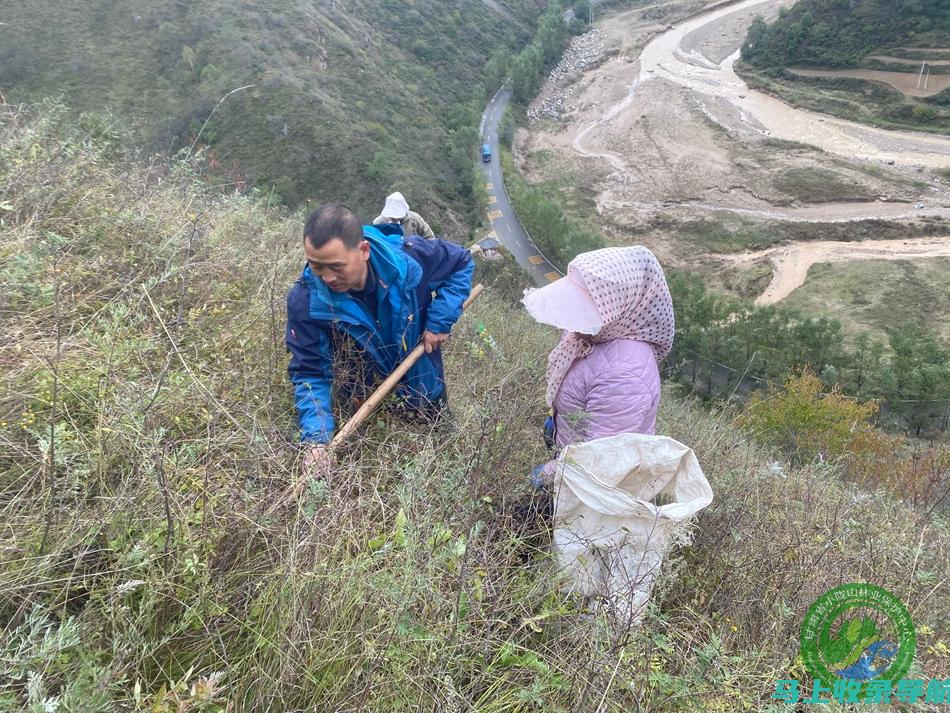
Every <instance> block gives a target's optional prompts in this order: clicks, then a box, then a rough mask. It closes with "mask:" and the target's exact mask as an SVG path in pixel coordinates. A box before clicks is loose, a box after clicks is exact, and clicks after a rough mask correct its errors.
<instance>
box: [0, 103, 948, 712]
mask: <svg viewBox="0 0 950 713" xmlns="http://www.w3.org/2000/svg"><path fill="white" fill-rule="evenodd" d="M64 116H65V115H64V113H63V112H61V111H60V110H59V109H57V108H56V107H51V108H47V109H46V110H44V111H43V112H41V113H39V114H37V115H34V116H30V115H27V114H24V113H16V112H10V111H8V112H7V113H6V114H4V115H3V116H2V122H3V128H2V133H0V186H3V188H2V189H0V218H2V225H0V288H2V303H0V310H2V312H0V364H2V373H3V377H2V379H3V381H2V384H3V386H2V391H0V423H2V425H0V510H2V522H3V529H2V534H0V626H3V628H4V635H3V637H0V711H14V710H16V711H20V710H29V711H40V710H44V705H47V704H48V703H49V702H50V701H51V700H52V699H55V700H56V701H58V703H59V705H60V706H61V708H60V709H61V710H71V711H78V710H82V711H89V712H92V711H120V710H128V711H143V712H144V711H189V712H191V711H219V712H220V711H265V710H266V711H296V710H338V711H357V710H386V711H400V710H407V711H408V710H437V711H453V710H454V711H469V710H478V711H536V710H543V711H632V710H644V711H645V710H651V711H686V710H695V711H700V710H702V711H714V710H719V711H735V710H762V709H765V708H766V707H767V706H768V705H769V696H770V695H771V692H772V690H773V686H774V682H775V680H776V679H778V678H788V677H797V678H801V677H802V674H801V669H800V664H799V663H798V662H797V659H796V655H797V627H798V624H799V622H800V621H801V616H802V613H803V612H804V610H805V608H806V607H807V605H808V604H809V603H810V601H811V600H812V599H814V597H815V596H817V595H818V594H819V593H821V592H822V591H823V590H825V589H827V588H828V587H830V586H833V585H835V584H838V583H840V582H844V581H851V580H854V579H866V580H869V581H873V582H876V583H879V584H882V585H885V586H888V587H889V588H890V589H892V591H894V592H895V593H896V594H898V596H900V597H901V598H903V599H904V601H905V602H906V603H907V605H908V606H909V607H910V609H911V611H912V613H913V614H914V617H915V621H916V623H917V626H918V631H919V633H920V636H919V643H918V664H917V665H918V666H919V670H917V671H916V672H915V675H916V677H923V676H927V677H929V676H932V675H936V674H938V673H941V672H945V671H946V670H947V665H948V658H947V644H946V636H947V634H946V630H945V628H941V626H942V625H941V624H940V622H941V621H942V622H946V621H948V620H950V612H948V611H947V608H948V602H950V597H948V596H947V588H946V580H945V573H946V572H947V571H948V569H950V568H948V566H947V565H948V552H947V546H948V542H950V539H948V536H947V530H946V524H945V523H941V522H938V521H933V520H928V519H925V518H923V517H922V516H920V515H918V514H916V513H915V511H913V510H911V509H909V508H908V507H906V506H904V505H902V504H900V503H899V502H896V501H895V500H893V499H892V498H889V497H888V496H886V495H885V494H884V493H882V492H881V493H873V492H870V493H869V492H864V491H861V490H859V489H857V488H855V487H853V486H850V485H846V484H843V483H842V482H841V481H840V480H839V478H838V476H837V472H836V471H835V469H833V468H829V467H823V466H815V467H806V468H804V469H797V470H793V469H790V468H788V467H787V466H782V465H781V464H775V465H772V460H773V458H774V456H772V455H770V454H769V453H768V452H767V451H766V450H764V449H763V448H762V447H761V446H756V445H754V444H752V443H751V442H750V441H749V440H747V438H746V436H745V435H744V434H743V433H742V432H741V431H739V430H738V429H736V428H734V427H733V426H732V425H731V422H730V417H729V415H728V414H710V413H708V412H707V411H705V410H704V409H702V408H700V407H699V406H698V405H696V404H693V403H690V402H687V401H684V400H682V399H680V398H677V397H676V396H675V395H672V394H669V395H668V396H667V398H666V399H665V401H664V407H663V412H662V414H661V420H660V428H661V432H664V433H667V434H669V435H672V436H673V437H675V438H677V439H679V440H681V441H683V442H685V443H688V444H690V445H692V446H693V447H694V449H695V450H696V452H697V454H698V455H699V458H700V462H701V463H702V464H703V466H704V468H705V470H706V472H707V474H708V476H709V477H710V480H711V482H712V483H713V487H714V489H715V491H716V493H717V498H718V499H717V501H716V502H715V503H714V505H713V506H712V507H711V508H709V510H708V511H706V512H705V513H704V514H703V516H702V517H701V518H700V519H699V521H698V522H697V524H696V527H695V529H694V532H693V541H692V544H691V545H688V546H685V547H683V548H680V549H678V550H677V551H676V552H674V553H673V554H672V555H671V558H670V562H669V567H668V569H667V575H666V576H665V577H664V578H663V579H662V581H661V582H660V584H659V585H658V589H657V591H656V597H655V606H654V607H653V608H652V609H651V610H650V612H649V613H648V615H647V617H646V619H645V621H644V624H643V626H641V627H640V628H637V629H633V630H617V629H609V628H606V627H605V626H604V622H602V621H601V620H600V619H598V618H590V617H588V616H586V615H585V614H584V612H583V611H581V609H580V607H579V606H578V605H577V603H576V602H573V601H572V600H570V599H564V598H562V597H561V596H560V595H558V594H557V593H556V591H555V589H554V587H553V580H552V577H551V569H550V562H549V561H548V558H547V555H546V554H545V553H544V552H543V539H544V538H543V536H542V537H541V538H538V537H531V536H528V535H525V534H524V533H522V531H521V527H520V523H519V522H518V521H517V520H516V518H515V517H514V513H515V507H516V506H517V505H518V504H519V503H520V502H522V501H523V498H524V496H525V490H526V483H525V481H526V474H527V472H528V471H529V469H530V467H531V466H532V465H534V464H535V463H537V462H540V461H541V459H543V458H544V457H545V455H544V451H543V446H542V444H541V439H540V435H539V433H538V428H537V426H538V424H539V423H540V419H541V416H542V414H543V408H542V398H541V394H542V372H543V363H544V355H545V354H546V352H547V350H548V349H549V348H550V346H551V339H552V336H553V335H551V334H549V333H547V332H545V331H543V330H541V329H539V328H537V327H536V326H535V325H533V324H531V323H529V321H528V320H527V319H526V318H525V316H524V315H523V314H521V313H520V312H519V311H518V310H516V309H513V305H512V304H511V303H510V302H508V301H506V300H505V298H504V297H503V296H502V295H503V294H504V293H505V290H501V289H500V290H498V291H496V293H495V294H494V295H492V294H489V295H487V296H486V297H485V298H483V299H482V300H480V301H479V303H477V305H476V307H475V309H474V310H473V312H472V314H471V315H468V316H466V318H465V319H464V320H463V322H462V323H460V325H459V327H458V331H457V333H456V335H455V336H454V338H453V340H452V341H451V346H450V347H449V349H448V353H447V356H446V359H447V362H448V364H449V370H450V374H449V378H450V384H451V387H450V388H451V389H452V391H451V394H452V399H453V410H454V412H455V416H456V421H457V424H458V429H457V431H455V432H450V433H447V432H441V433H440V432H429V431H427V430H425V429H423V428H421V427H416V426H413V425H411V424H406V423H403V422H401V421H399V420H398V419H396V418H394V417H393V416H390V415H386V414H384V415H381V416H379V417H378V418H377V419H376V420H375V421H374V422H372V423H370V424H369V425H368V426H367V428H366V429H365V430H364V431H363V432H362V434H361V437H360V439H359V440H358V441H357V442H355V443H354V444H353V445H352V447H351V448H350V449H349V450H348V452H347V453H346V454H344V456H343V458H342V459H341V464H340V466H339V467H338V468H337V469H336V470H335V472H334V473H333V474H332V476H331V478H329V479H328V481H326V482H325V483H318V484H314V485H313V486H312V487H311V488H310V489H309V490H308V491H307V493H306V495H305V497H304V499H303V500H302V502H301V503H300V506H299V509H297V508H295V509H294V510H293V511H287V512H281V513H278V514H277V515H275V516H274V517H271V518H268V517H266V516H265V515H264V513H265V511H266V510H267V507H268V505H269V503H270V501H271V499H272V498H273V497H274V496H275V495H276V494H277V493H279V492H281V491H282V489H283V488H284V487H285V486H286V484H287V482H288V480H289V479H290V478H291V477H293V475H294V473H295V472H296V469H297V465H298V464H297V459H298V450H297V447H296V444H295V442H294V438H295V437H294V434H293V425H292V424H293V414H292V403H291V400H290V391H289V387H288V385H287V383H286V377H285V375H284V372H283V370H284V367H285V364H286V356H285V354H284V351H283V334H282V330H283V324H282V323H283V311H284V306H283V298H284V295H285V291H286V289H287V287H288V286H289V284H290V283H291V282H292V280H293V279H294V278H295V276H296V272H297V270H298V269H299V256H298V255H297V252H296V251H297V248H298V245H297V236H298V235H299V223H298V222H297V221H296V220H294V219H292V218H289V217H286V216H282V215H279V214H276V213H274V212H272V211H270V210H269V209H268V208H267V207H266V205H265V204H264V201H263V200H262V199H257V198H255V197H253V196H252V197H250V198H244V197H242V198H236V197H222V196H219V195H215V194H214V192H213V191H212V190H211V189H209V188H207V187H206V186H205V185H204V184H203V183H202V182H201V180H200V173H201V170H202V162H201V157H197V158H193V159H191V160H189V161H188V162H186V163H175V164H173V165H171V166H168V165H165V164H164V163H154V164H152V165H142V164H141V163H138V164H136V163H130V162H129V161H128V157H126V156H124V155H123V153H122V149H121V145H120V143H118V138H117V137H110V135H108V133H105V134H104V133H103V132H102V131H100V130H98V129H94V128H92V129H91V128H89V127H88V126H87V128H85V129H84V128H76V127H70V126H69V125H67V122H66V121H65V119H64ZM93 134H95V136H93ZM499 279H504V280H510V279H511V273H510V272H507V271H503V272H502V274H501V278H499ZM507 287H510V285H507ZM924 627H926V628H924ZM927 631H929V633H924V632H927ZM941 637H943V638H941Z"/></svg>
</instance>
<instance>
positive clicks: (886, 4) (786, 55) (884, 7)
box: [742, 0, 950, 67]
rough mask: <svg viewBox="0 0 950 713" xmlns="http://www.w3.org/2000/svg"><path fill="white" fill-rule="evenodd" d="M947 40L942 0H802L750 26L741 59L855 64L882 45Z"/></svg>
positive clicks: (948, 16) (947, 12)
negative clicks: (773, 20) (777, 15)
mask: <svg viewBox="0 0 950 713" xmlns="http://www.w3.org/2000/svg"><path fill="white" fill-rule="evenodd" d="M947 39H950V5H948V4H947V3H946V2H945V1H944V0H899V1H898V2H894V0H859V1H858V2H853V1H851V0H799V1H798V2H797V3H795V5H793V6H792V7H790V8H788V9H787V10H783V11H782V13H781V14H780V16H779V18H778V19H777V20H776V21H775V22H773V23H771V24H766V23H765V22H763V21H761V20H759V21H756V22H755V23H754V24H753V25H752V27H751V28H750V31H749V35H748V37H747V39H746V42H745V45H744V46H743V48H742V59H743V60H745V61H747V62H750V63H751V64H753V65H756V66H759V67H768V66H779V65H781V66H787V65H794V64H800V65H814V66H824V67H837V66H853V65H854V64H856V63H857V61H858V60H860V59H863V58H864V57H865V56H867V55H869V54H871V53H872V52H875V51H878V50H883V49H887V48H891V47H898V46H901V45H911V46H915V47H917V46H919V47H947V46H948V45H947V44H946V41H947Z"/></svg>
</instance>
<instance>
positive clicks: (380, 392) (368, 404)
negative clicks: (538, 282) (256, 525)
mask: <svg viewBox="0 0 950 713" xmlns="http://www.w3.org/2000/svg"><path fill="white" fill-rule="evenodd" d="M484 289H485V286H484V285H482V284H481V283H478V284H477V285H475V287H473V288H472V291H471V292H470V293H469V295H468V299H467V300H465V303H464V304H463V305H462V310H463V311H464V310H466V309H468V306H469V305H470V304H472V302H474V301H475V299H476V298H477V297H478V296H479V295H480V294H481V293H482V290H484ZM425 350H426V348H425V345H424V344H423V343H421V342H420V343H419V344H418V345H416V348H415V349H413V350H412V351H411V352H409V354H407V355H406V358H405V359H403V360H402V361H401V362H400V363H399V366H397V367H396V368H395V369H394V370H393V373H392V374H390V375H389V376H387V377H386V379H385V380H384V381H383V383H382V384H380V385H379V387H378V388H377V389H376V390H375V391H374V392H373V393H372V394H371V395H370V397H369V398H368V399H366V401H365V402H364V403H363V405H362V406H360V407H359V409H358V410H357V411H356V413H355V414H353V417H352V418H351V419H350V420H349V421H347V422H346V423H344V424H343V426H341V427H340V430H339V431H337V433H336V435H335V436H334V437H333V440H332V441H330V443H329V444H328V446H327V449H328V450H329V451H330V452H331V453H332V452H333V451H334V450H335V449H336V448H337V447H338V446H339V445H340V444H341V443H342V442H343V441H345V440H346V439H347V438H348V437H349V436H350V435H351V434H352V433H353V431H355V430H356V429H357V428H358V427H359V425H360V424H361V423H363V421H365V420H366V418H367V417H368V416H369V415H370V414H371V413H372V412H373V411H375V410H376V407H377V406H379V405H380V404H381V403H382V401H383V399H385V398H386V396H388V395H389V392H390V391H392V390H393V388H394V387H395V386H396V384H398V383H399V380H400V379H402V377H403V376H405V375H406V372H407V371H409V370H410V369H411V368H412V365H413V364H415V363H416V362H417V361H419V357H421V356H422V355H423V354H425ZM306 482H307V478H306V476H304V477H302V478H298V479H297V480H296V482H294V483H293V484H292V485H291V486H290V488H288V489H287V491H286V492H285V493H284V494H283V495H282V496H281V497H280V498H278V500H277V501H276V502H275V503H274V504H273V505H272V506H271V508H270V509H268V510H267V514H270V513H272V512H274V510H276V509H277V508H279V507H280V506H282V505H283V504H284V503H286V502H287V501H288V500H289V499H291V498H296V497H299V495H300V492H301V491H302V490H303V487H304V485H305V484H306Z"/></svg>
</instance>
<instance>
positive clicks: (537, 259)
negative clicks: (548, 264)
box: [528, 255, 544, 265]
mask: <svg viewBox="0 0 950 713" xmlns="http://www.w3.org/2000/svg"><path fill="white" fill-rule="evenodd" d="M528 262H530V263H531V264H532V265H540V264H541V263H542V262H544V258H543V257H541V256H540V255H532V256H531V257H529V258H528Z"/></svg>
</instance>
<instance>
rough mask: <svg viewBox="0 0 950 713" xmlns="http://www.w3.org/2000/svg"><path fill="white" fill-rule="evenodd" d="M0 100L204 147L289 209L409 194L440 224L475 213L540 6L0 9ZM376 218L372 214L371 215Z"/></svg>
mask: <svg viewBox="0 0 950 713" xmlns="http://www.w3.org/2000/svg"><path fill="white" fill-rule="evenodd" d="M2 5H3V10H2V12H0V19H2V24H0V92H3V94H4V95H5V96H6V99H7V101H8V102H10V103H18V102H35V101H37V100H39V99H41V98H44V97H47V96H62V97H63V99H64V100H65V102H66V103H67V104H68V105H70V106H71V107H72V108H74V109H76V110H79V111H95V112H105V111H107V110H111V111H113V112H115V113H116V114H117V115H119V116H120V117H123V118H125V119H127V120H129V121H131V122H132V123H134V124H135V125H136V126H137V127H138V129H139V139H140V140H141V141H142V142H143V143H144V145H146V146H148V147H150V148H152V149H155V150H157V151H159V152H162V153H164V152H167V151H168V150H175V149H178V148H179V147H187V146H189V145H190V144H191V142H192V141H193V139H194V137H195V135H196V133H197V131H198V130H199V128H200V127H201V125H202V123H203V122H204V121H205V119H207V117H208V116H209V114H211V112H212V109H214V107H215V105H216V104H217V102H218V101H219V100H220V99H221V98H222V97H223V96H225V95H226V94H227V93H228V92H230V91H232V90H234V89H237V88H239V87H243V86H246V85H252V86H251V87H250V88H248V89H245V90H242V91H240V92H237V93H235V94H233V95H232V96H230V97H229V98H228V99H227V100H226V101H225V102H224V103H223V104H222V105H221V106H220V107H219V108H218V110H217V111H216V112H215V114H214V117H213V118H212V120H211V121H210V122H209V123H208V125H207V126H206V127H205V129H204V131H203V132H202V134H201V137H200V141H201V142H202V143H205V142H207V143H209V144H210V145H211V147H212V148H213V157H214V160H215V162H216V163H215V166H216V168H217V170H218V172H219V174H221V175H222V176H223V177H224V178H225V179H227V180H231V181H237V182H238V184H239V186H240V185H244V184H245V183H246V182H250V183H251V184H255V183H256V184H258V185H260V186H261V187H263V188H265V189H267V190H268V191H269V190H271V189H276V196H275V197H276V198H277V199H283V200H284V201H285V202H286V203H288V204H290V205H296V204H300V203H303V202H306V201H312V202H314V201H316V202H321V201H327V200H331V199H332V200H344V201H347V202H349V203H350V204H352V205H353V207H354V208H357V209H359V210H361V211H364V212H366V213H367V214H368V213H370V212H371V211H373V210H376V209H378V207H379V206H381V204H382V200H381V199H382V197H383V196H385V195H386V193H387V192H388V191H389V190H391V189H395V188H397V187H398V188H401V189H402V190H404V191H405V193H406V195H407V197H409V199H410V201H411V203H413V204H414V205H416V206H418V207H419V208H420V209H421V210H422V211H423V212H428V213H429V214H430V215H434V216H435V217H434V221H435V222H436V223H440V222H441V218H440V213H441V212H442V211H441V208H443V207H446V206H451V207H453V208H455V209H459V208H465V207H467V205H466V200H467V197H468V196H467V195H466V193H467V191H469V190H471V185H470V183H471V168H470V164H471V158H472V156H473V151H474V146H475V144H476V142H477V135H476V134H475V132H474V128H475V127H477V123H478V111H480V109H481V107H480V106H477V107H473V108H472V111H473V112H474V115H472V113H471V112H469V110H468V109H469V108H468V107H467V106H465V105H466V102H468V101H469V100H471V99H472V97H473V93H475V92H477V90H478V89H479V88H480V87H481V82H482V80H483V78H484V68H485V65H486V62H487V61H488V59H489V56H490V55H491V54H492V52H493V51H496V50H500V49H505V48H519V47H520V45H521V44H523V43H524V41H526V40H527V38H528V37H529V36H530V32H531V28H532V23H533V22H534V20H535V19H536V17H537V12H538V8H537V5H536V4H535V3H534V2H532V1H531V0H493V1H492V2H467V1H466V0H418V1H417V2H413V3H401V2H392V1H391V0H358V1H356V2H349V1H348V2H337V1H332V2H323V1H321V0H278V1H277V2H273V3H267V4H266V6H262V5H261V4H260V3H254V2H249V0H227V2H225V1H224V0H198V1H197V2H170V3H150V2H146V1H145V0H132V1H131V2H121V3H117V2H111V1H110V0H97V1H96V2H89V3H86V2H84V3H66V4H63V3H60V2H53V1H52V0H37V1H36V2H30V3H15V2H14V3H10V2H7V3H3V4H2ZM372 215H375V213H372Z"/></svg>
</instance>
